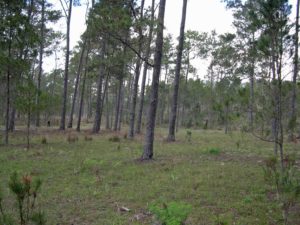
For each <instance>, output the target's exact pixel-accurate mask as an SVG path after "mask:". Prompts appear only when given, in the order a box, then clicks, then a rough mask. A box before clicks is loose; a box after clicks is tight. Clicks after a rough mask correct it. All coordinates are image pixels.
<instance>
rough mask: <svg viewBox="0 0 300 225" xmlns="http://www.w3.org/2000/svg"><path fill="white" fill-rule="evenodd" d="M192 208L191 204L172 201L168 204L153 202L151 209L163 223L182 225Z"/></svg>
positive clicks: (165, 224)
mask: <svg viewBox="0 0 300 225" xmlns="http://www.w3.org/2000/svg"><path fill="white" fill-rule="evenodd" d="M191 208H192V207H191V206H190V205H187V204H184V203H178V202H170V203H168V204H165V203H163V204H162V205H159V204H152V205H150V207H149V210H150V212H151V213H153V214H154V215H155V216H156V217H157V219H158V220H159V221H160V222H161V223H162V225H182V224H183V222H184V221H185V220H186V219H187V216H188V214H189V213H190V211H191Z"/></svg>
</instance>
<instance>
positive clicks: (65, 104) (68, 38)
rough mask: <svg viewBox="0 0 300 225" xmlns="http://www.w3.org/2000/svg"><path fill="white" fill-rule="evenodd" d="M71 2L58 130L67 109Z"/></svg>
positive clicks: (71, 0)
mask: <svg viewBox="0 0 300 225" xmlns="http://www.w3.org/2000/svg"><path fill="white" fill-rule="evenodd" d="M72 4H73V0H70V2H69V9H68V14H67V34H66V39H67V45H66V61H65V72H64V90H63V102H62V110H61V119H60V127H59V129H60V130H65V123H66V111H67V97H68V96H67V94H68V80H69V79H68V77H69V58H70V23H71V14H72Z"/></svg>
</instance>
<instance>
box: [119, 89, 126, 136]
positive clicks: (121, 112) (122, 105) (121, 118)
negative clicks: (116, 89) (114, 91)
mask: <svg viewBox="0 0 300 225" xmlns="http://www.w3.org/2000/svg"><path fill="white" fill-rule="evenodd" d="M124 89H125V87H124V86H123V85H122V86H121V96H120V97H121V102H120V115H119V120H118V131H120V130H121V125H122V122H123V109H124V91H125V90H124Z"/></svg>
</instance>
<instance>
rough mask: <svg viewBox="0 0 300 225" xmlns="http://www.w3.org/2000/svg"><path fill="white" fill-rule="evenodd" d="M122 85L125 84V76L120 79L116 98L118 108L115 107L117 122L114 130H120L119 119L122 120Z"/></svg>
mask: <svg viewBox="0 0 300 225" xmlns="http://www.w3.org/2000/svg"><path fill="white" fill-rule="evenodd" d="M122 86H123V76H121V77H120V79H119V87H118V92H117V96H116V97H117V98H116V101H117V102H116V109H115V123H114V131H117V130H118V127H119V121H120V109H121V97H122Z"/></svg>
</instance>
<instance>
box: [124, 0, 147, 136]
mask: <svg viewBox="0 0 300 225" xmlns="http://www.w3.org/2000/svg"><path fill="white" fill-rule="evenodd" d="M144 4H145V0H142V1H141V8H140V11H141V12H140V21H142V20H143V17H144ZM138 31H139V39H138V54H139V55H141V52H142V46H143V30H142V25H141V24H140V25H138ZM141 64H142V62H141V59H140V58H139V57H137V61H136V66H135V71H134V85H133V93H132V102H131V109H130V121H129V122H130V124H129V134H128V137H129V138H133V137H134V123H135V109H136V101H137V94H138V87H139V78H140V71H141Z"/></svg>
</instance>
